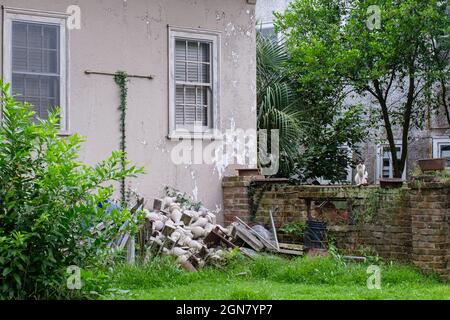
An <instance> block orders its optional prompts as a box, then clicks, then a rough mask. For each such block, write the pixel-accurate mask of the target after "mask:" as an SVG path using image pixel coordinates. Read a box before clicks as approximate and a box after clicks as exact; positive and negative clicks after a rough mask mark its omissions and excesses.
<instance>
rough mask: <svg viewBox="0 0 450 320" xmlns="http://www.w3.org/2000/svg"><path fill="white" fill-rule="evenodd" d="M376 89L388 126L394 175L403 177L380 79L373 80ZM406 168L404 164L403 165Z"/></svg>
mask: <svg viewBox="0 0 450 320" xmlns="http://www.w3.org/2000/svg"><path fill="white" fill-rule="evenodd" d="M373 84H374V87H375V91H376V98H377V99H378V102H379V103H380V107H381V113H382V115H383V120H384V127H385V128H386V136H387V140H388V143H389V150H390V152H391V158H392V169H393V176H394V178H401V177H402V173H403V169H401V170H400V166H399V161H398V159H397V150H396V148H395V139H394V133H393V132H392V125H391V121H390V119H389V110H388V107H387V104H386V100H385V99H384V98H383V92H382V90H381V87H380V82H379V81H378V80H374V81H373ZM402 167H403V168H404V164H403V166H402Z"/></svg>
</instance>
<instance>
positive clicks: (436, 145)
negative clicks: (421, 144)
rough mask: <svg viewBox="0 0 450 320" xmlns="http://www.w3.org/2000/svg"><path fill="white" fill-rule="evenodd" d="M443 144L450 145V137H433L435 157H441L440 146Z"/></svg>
mask: <svg viewBox="0 0 450 320" xmlns="http://www.w3.org/2000/svg"><path fill="white" fill-rule="evenodd" d="M441 145H445V146H450V138H449V137H448V136H447V137H445V136H444V137H433V158H440V157H441V156H440V155H439V153H440V152H439V147H440V146H441Z"/></svg>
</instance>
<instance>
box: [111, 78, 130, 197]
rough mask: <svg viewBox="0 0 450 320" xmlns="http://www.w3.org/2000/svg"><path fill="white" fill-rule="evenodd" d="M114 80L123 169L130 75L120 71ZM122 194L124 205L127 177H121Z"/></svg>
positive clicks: (123, 166) (123, 167)
mask: <svg viewBox="0 0 450 320" xmlns="http://www.w3.org/2000/svg"><path fill="white" fill-rule="evenodd" d="M114 82H115V83H116V84H117V85H118V86H119V90H120V105H119V111H120V125H119V129H120V151H121V152H122V157H121V159H120V160H121V165H122V169H125V167H126V141H127V136H126V127H125V126H126V117H127V97H128V87H127V82H128V75H127V73H126V72H124V71H118V72H116V74H115V75H114ZM120 195H121V204H122V206H124V205H125V203H126V195H125V177H122V178H121V179H120Z"/></svg>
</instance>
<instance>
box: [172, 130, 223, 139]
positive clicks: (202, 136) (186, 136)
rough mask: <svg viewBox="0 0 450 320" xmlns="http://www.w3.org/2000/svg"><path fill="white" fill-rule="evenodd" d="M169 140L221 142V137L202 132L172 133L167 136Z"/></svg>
mask: <svg viewBox="0 0 450 320" xmlns="http://www.w3.org/2000/svg"><path fill="white" fill-rule="evenodd" d="M167 139H169V140H204V141H214V140H223V137H222V135H217V134H214V133H213V132H208V131H207V132H203V133H187V132H183V133H180V132H172V133H169V135H168V136H167Z"/></svg>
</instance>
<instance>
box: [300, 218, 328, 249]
mask: <svg viewBox="0 0 450 320" xmlns="http://www.w3.org/2000/svg"><path fill="white" fill-rule="evenodd" d="M326 230H327V224H326V223H325V222H322V221H313V220H309V221H306V228H305V235H304V243H303V245H304V247H305V249H310V248H315V249H324V248H325V243H324V242H325V238H326Z"/></svg>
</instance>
